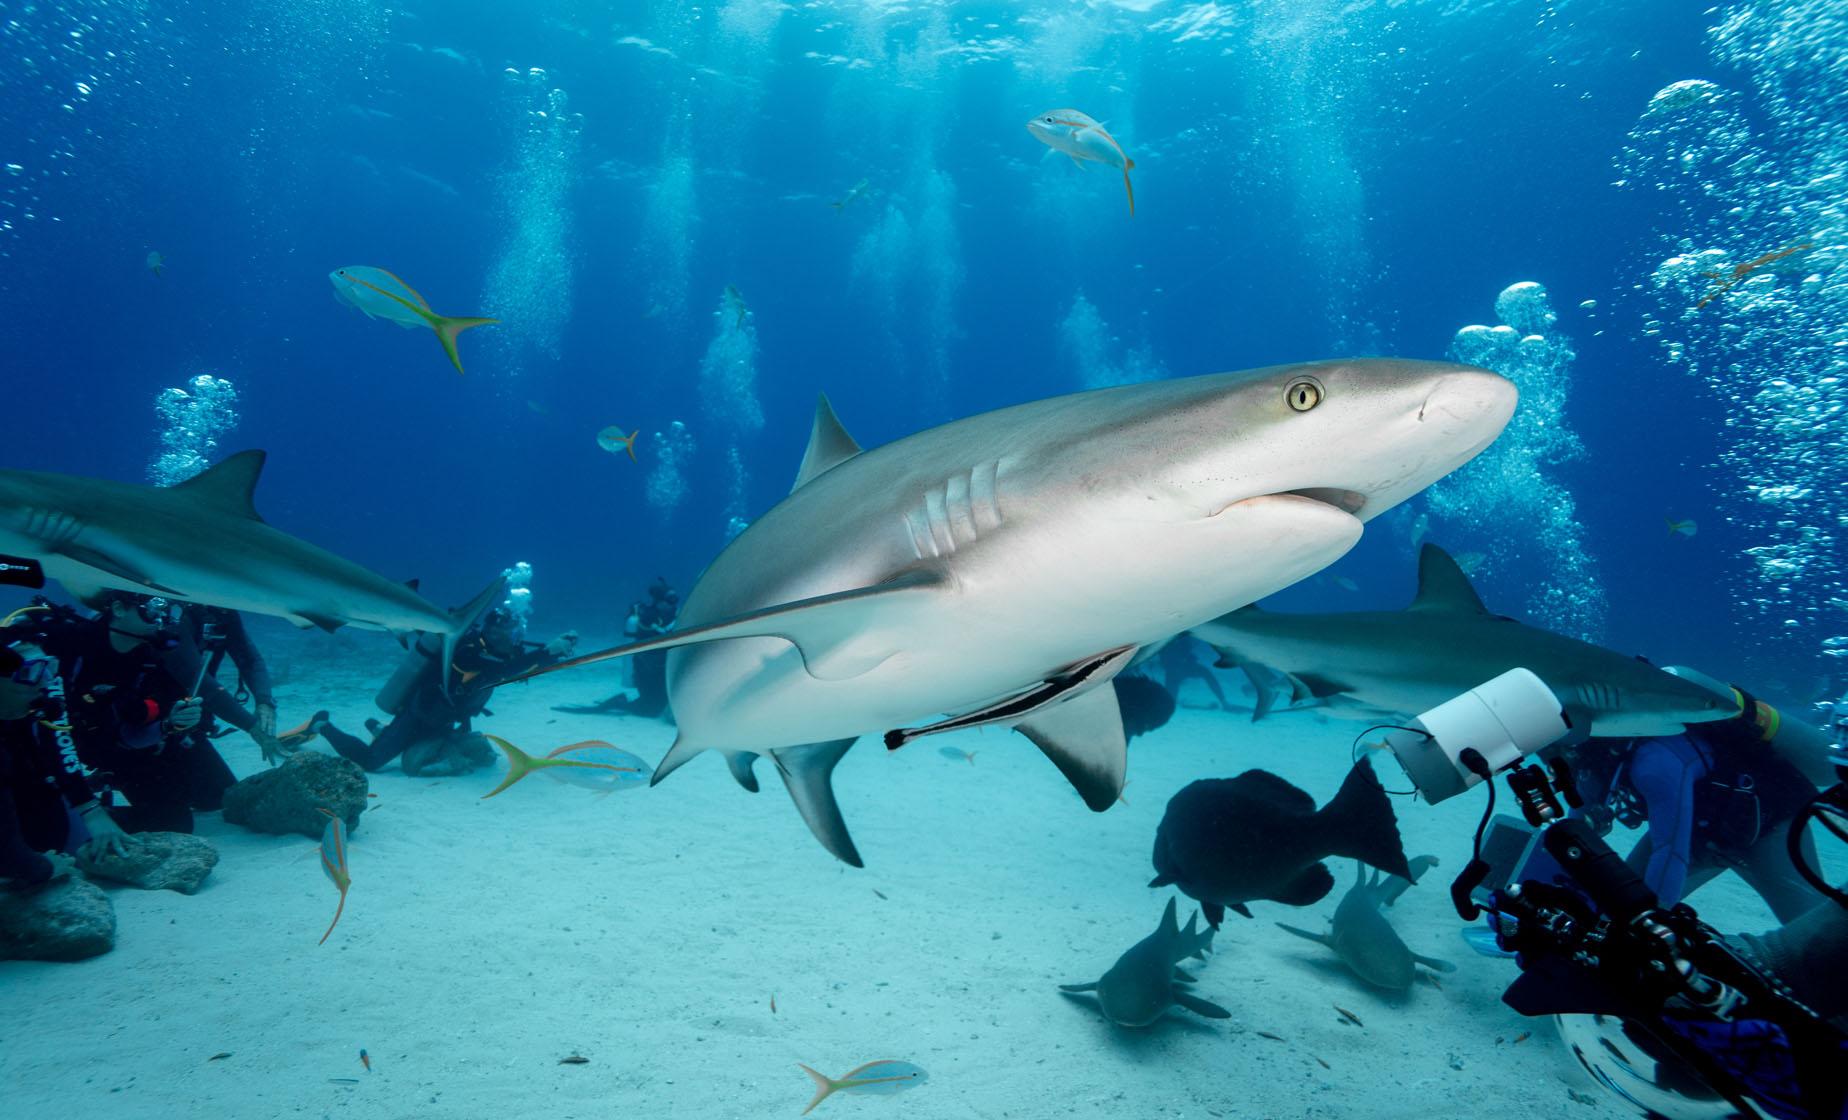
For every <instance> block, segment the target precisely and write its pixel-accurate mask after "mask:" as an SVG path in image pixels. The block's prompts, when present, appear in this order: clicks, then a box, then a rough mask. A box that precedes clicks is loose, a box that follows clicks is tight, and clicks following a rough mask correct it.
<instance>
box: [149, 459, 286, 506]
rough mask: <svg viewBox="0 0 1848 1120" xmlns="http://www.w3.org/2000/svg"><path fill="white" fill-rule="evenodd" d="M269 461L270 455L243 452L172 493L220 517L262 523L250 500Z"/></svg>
mask: <svg viewBox="0 0 1848 1120" xmlns="http://www.w3.org/2000/svg"><path fill="white" fill-rule="evenodd" d="M266 458H267V454H266V453H265V452H262V451H240V452H238V453H237V454H235V455H232V456H230V457H229V458H226V459H221V460H219V461H218V462H216V463H214V464H212V465H211V466H209V467H207V468H205V469H204V470H203V471H200V472H199V473H198V474H196V475H193V476H192V477H191V478H189V479H187V480H186V481H184V482H180V483H177V484H175V485H174V486H172V487H170V488H169V489H172V490H173V491H175V492H177V493H180V494H185V495H187V496H188V497H191V498H196V499H197V500H198V501H200V502H201V503H203V504H206V505H210V506H212V507H214V508H216V509H217V510H218V511H219V512H221V513H232V514H236V515H237V516H239V517H247V518H249V519H250V520H252V521H261V520H263V519H262V518H261V517H258V516H257V507H256V506H255V505H253V504H252V502H251V496H252V495H253V494H254V493H255V492H256V489H257V479H258V477H259V476H261V475H262V473H263V462H264V460H265V459H266Z"/></svg>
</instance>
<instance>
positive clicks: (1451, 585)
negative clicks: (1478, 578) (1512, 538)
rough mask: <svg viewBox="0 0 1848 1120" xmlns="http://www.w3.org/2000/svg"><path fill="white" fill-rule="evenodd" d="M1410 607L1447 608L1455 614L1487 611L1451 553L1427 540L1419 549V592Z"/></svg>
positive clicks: (1486, 612) (1431, 609) (1418, 609)
mask: <svg viewBox="0 0 1848 1120" xmlns="http://www.w3.org/2000/svg"><path fill="white" fill-rule="evenodd" d="M1405 609H1406V610H1408V611H1448V612H1451V613H1455V614H1488V613H1489V608H1487V607H1485V606H1483V605H1482V597H1481V596H1480V595H1477V594H1476V589H1475V588H1474V587H1472V586H1470V582H1469V577H1468V576H1466V575H1464V574H1463V569H1462V568H1459V567H1457V562H1456V561H1455V560H1452V559H1451V558H1450V553H1448V552H1445V551H1444V550H1443V549H1441V548H1439V547H1437V546H1436V545H1434V544H1431V543H1429V542H1426V544H1425V546H1424V547H1423V548H1421V549H1419V550H1418V594H1417V596H1416V597H1415V598H1413V599H1412V605H1411V606H1409V607H1406V608H1405Z"/></svg>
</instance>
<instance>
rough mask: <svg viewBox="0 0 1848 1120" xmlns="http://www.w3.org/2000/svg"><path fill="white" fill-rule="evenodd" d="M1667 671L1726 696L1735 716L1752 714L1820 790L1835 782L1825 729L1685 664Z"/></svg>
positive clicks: (1774, 746)
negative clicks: (1789, 715) (1749, 706)
mask: <svg viewBox="0 0 1848 1120" xmlns="http://www.w3.org/2000/svg"><path fill="white" fill-rule="evenodd" d="M1663 671H1664V672H1667V673H1673V674H1674V675H1675V676H1677V677H1680V678H1681V679H1682V680H1685V681H1689V682H1691V683H1693V684H1697V685H1700V686H1701V687H1702V688H1705V689H1706V690H1707V691H1709V692H1711V693H1713V694H1714V695H1715V696H1721V697H1724V698H1725V699H1726V700H1727V702H1729V703H1730V704H1732V705H1733V707H1734V708H1735V709H1737V711H1738V715H1735V716H1733V717H1732V718H1734V719H1739V718H1742V717H1746V716H1748V715H1749V716H1750V718H1751V720H1752V722H1753V724H1754V725H1755V726H1756V727H1757V731H1758V738H1759V739H1760V740H1762V741H1763V742H1764V743H1766V744H1767V745H1769V746H1770V748H1771V751H1772V753H1773V754H1775V755H1776V756H1777V757H1778V758H1780V759H1782V760H1783V761H1784V762H1786V763H1788V764H1789V765H1790V766H1791V767H1793V768H1795V769H1796V771H1797V772H1798V773H1800V774H1802V775H1803V777H1804V779H1805V780H1807V781H1808V782H1809V783H1810V784H1811V785H1813V786H1815V787H1816V788H1817V789H1827V788H1829V787H1830V786H1832V785H1834V784H1835V782H1836V777H1835V768H1834V766H1833V765H1832V764H1831V763H1830V761H1829V749H1830V743H1829V736H1828V735H1827V734H1825V733H1824V732H1823V731H1822V729H1821V728H1818V727H1814V726H1811V725H1810V724H1808V723H1806V722H1804V721H1803V720H1802V719H1798V718H1789V719H1787V718H1785V717H1784V715H1783V713H1782V712H1781V711H1780V710H1779V709H1777V708H1774V707H1772V706H1771V705H1770V704H1767V703H1765V702H1764V701H1763V700H1760V699H1758V698H1757V697H1753V696H1748V695H1747V694H1746V693H1744V692H1742V691H1740V690H1739V689H1737V688H1734V687H1732V686H1731V685H1727V684H1723V683H1721V682H1720V681H1717V680H1715V679H1714V678H1712V677H1710V676H1708V675H1707V674H1705V673H1702V672H1700V671H1699V670H1697V669H1690V668H1688V667H1687V666H1685V665H1669V666H1665V667H1664V669H1663ZM1748 700H1749V701H1751V702H1752V705H1753V708H1754V710H1753V711H1752V712H1751V713H1747V712H1746V711H1745V704H1746V702H1747V701H1748Z"/></svg>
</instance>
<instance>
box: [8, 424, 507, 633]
mask: <svg viewBox="0 0 1848 1120" xmlns="http://www.w3.org/2000/svg"><path fill="white" fill-rule="evenodd" d="M263 461H264V453H263V452H261V451H240V452H238V453H237V454H236V455H233V456H231V457H230V458H228V459H225V460H224V461H223V462H221V463H218V464H217V465H216V466H213V467H210V468H208V469H207V470H205V471H204V472H202V473H200V474H198V475H195V476H194V477H192V478H190V479H187V480H186V481H185V482H182V483H180V484H179V485H177V486H164V487H163V486H140V485H136V484H134V483H128V482H112V481H109V480H107V479H100V478H81V477H78V476H76V475H66V474H51V473H47V472H40V471H0V552H13V553H18V554H20V555H22V556H29V557H32V558H34V559H37V560H38V561H39V562H40V564H41V565H43V567H44V569H45V574H46V575H48V576H50V577H52V578H53V579H56V580H57V581H58V582H60V583H62V584H63V585H64V586H65V588H66V589H67V590H69V591H70V593H71V594H73V595H76V596H79V597H85V598H87V597H88V596H90V595H91V594H93V593H95V592H96V591H99V590H101V589H104V588H114V589H117V590H121V591H132V592H136V593H138V594H142V595H164V596H166V597H168V598H170V599H183V600H185V601H187V602H193V603H206V604H210V605H212V606H217V607H229V608H231V609H233V610H240V611H250V612H253V613H256V614H269V615H276V616H278V617H281V618H286V619H288V620H289V621H290V622H293V623H295V624H296V625H297V626H303V627H307V626H318V627H320V628H321V629H323V630H334V629H336V628H338V627H340V626H357V627H359V628H361V629H366V630H389V631H393V632H395V633H400V634H405V633H410V632H413V631H427V632H430V633H433V634H438V635H442V636H443V640H444V650H443V655H444V658H445V662H444V663H445V664H447V663H448V660H449V659H450V658H451V655H452V654H453V653H454V649H453V646H454V643H455V640H456V638H458V637H460V636H461V634H462V631H463V630H465V629H467V628H468V626H469V625H470V624H472V623H473V622H474V620H475V617H476V616H477V615H479V614H480V613H481V610H482V609H483V608H484V607H485V606H486V605H487V604H488V603H490V602H492V601H493V600H494V599H495V597H496V596H498V595H499V593H500V582H501V581H500V580H499V579H496V580H495V581H494V582H493V583H492V584H490V585H489V586H488V588H487V589H486V590H485V591H483V592H482V593H481V594H480V595H478V596H476V597H475V599H474V601H473V602H471V603H470V604H469V605H468V606H466V607H462V608H460V609H458V610H456V611H453V612H452V611H445V610H442V609H441V608H439V607H437V606H435V605H433V604H432V603H430V602H429V601H428V600H426V599H425V598H424V597H423V596H421V595H419V594H418V593H417V591H416V589H415V586H414V584H403V583H394V582H393V581H391V580H388V579H386V578H385V577H383V576H380V575H375V574H374V573H372V572H369V571H367V570H366V569H365V568H362V567H360V566H359V565H358V564H355V563H353V562H352V561H350V560H343V559H341V558H340V557H338V556H335V555H334V554H333V553H331V552H328V551H326V550H325V549H321V548H316V547H315V546H314V545H311V544H309V543H308V542H306V541H303V540H300V539H298V538H296V537H292V536H289V535H288V534H287V533H284V532H282V531H281V530H279V529H276V528H273V527H271V526H270V525H267V524H265V523H264V521H263V519H262V518H261V517H258V516H257V511H256V508H255V507H254V506H253V505H252V504H251V495H252V492H253V491H254V490H255V489H256V485H257V478H258V476H259V475H260V474H261V473H262V471H263Z"/></svg>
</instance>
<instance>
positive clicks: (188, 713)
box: [161, 696, 205, 735]
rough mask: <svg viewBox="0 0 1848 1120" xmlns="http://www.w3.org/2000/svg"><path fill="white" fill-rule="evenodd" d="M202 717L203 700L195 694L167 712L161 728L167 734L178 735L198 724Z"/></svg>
mask: <svg viewBox="0 0 1848 1120" xmlns="http://www.w3.org/2000/svg"><path fill="white" fill-rule="evenodd" d="M204 718H205V702H204V701H202V700H200V699H199V698H198V697H197V696H188V697H187V698H186V699H184V700H182V701H180V702H179V703H178V704H175V705H174V706H173V708H172V710H170V711H169V712H168V713H167V720H166V722H165V723H164V724H162V725H161V730H163V731H165V732H166V733H167V734H169V735H178V734H181V733H183V732H187V731H191V730H192V729H193V728H195V727H197V726H199V721H200V720H201V719H204Z"/></svg>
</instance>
